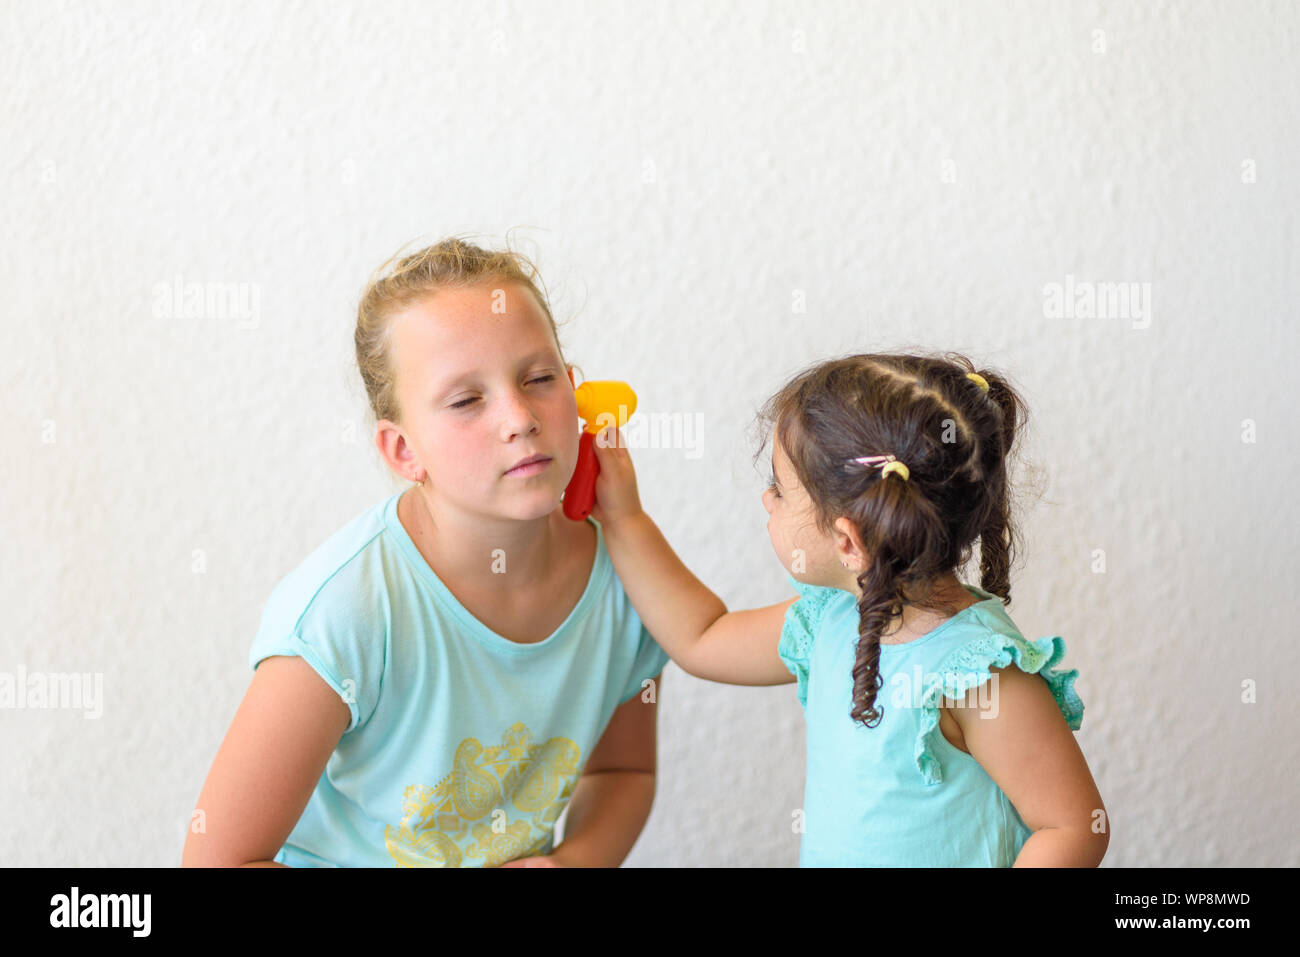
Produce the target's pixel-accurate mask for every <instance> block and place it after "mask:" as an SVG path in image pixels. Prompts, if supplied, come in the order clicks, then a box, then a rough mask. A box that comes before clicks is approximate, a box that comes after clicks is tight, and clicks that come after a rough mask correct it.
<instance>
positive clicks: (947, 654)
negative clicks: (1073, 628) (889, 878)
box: [778, 578, 1083, 867]
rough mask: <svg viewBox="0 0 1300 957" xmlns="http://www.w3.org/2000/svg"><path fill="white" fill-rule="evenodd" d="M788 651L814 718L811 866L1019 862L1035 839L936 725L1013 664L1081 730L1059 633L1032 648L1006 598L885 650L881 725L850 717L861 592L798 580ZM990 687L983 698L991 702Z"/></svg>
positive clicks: (807, 840) (984, 601)
mask: <svg viewBox="0 0 1300 957" xmlns="http://www.w3.org/2000/svg"><path fill="white" fill-rule="evenodd" d="M790 581H791V583H792V584H793V585H794V587H795V589H796V590H797V591H798V592H799V595H800V599H799V601H797V602H795V603H794V604H793V605H791V606H790V609H789V610H788V611H787V612H786V618H785V625H784V627H783V629H782V632H781V640H780V644H779V646H778V654H779V655H780V657H781V660H782V661H784V662H785V664H786V667H788V668H789V669H790V671H791V672H792V673H793V674H794V675H795V677H796V678H797V679H798V682H799V684H798V694H799V701H800V703H801V704H802V705H803V706H804V717H805V719H806V721H807V728H808V737H807V751H808V754H807V769H808V772H807V779H806V782H805V790H804V807H803V811H804V818H803V823H804V832H803V840H802V843H801V844H800V848H799V864H800V866H802V867H818V866H821V867H826V866H830V867H859V866H868V867H1010V866H1011V865H1012V864H1013V863H1014V862H1015V859H1016V855H1017V854H1019V853H1020V848H1021V846H1022V845H1023V844H1024V843H1025V841H1027V840H1028V839H1029V836H1030V834H1031V833H1032V832H1031V831H1030V830H1029V828H1028V827H1026V826H1025V822H1024V821H1023V820H1021V818H1020V815H1019V814H1018V813H1017V812H1016V809H1015V807H1013V806H1012V804H1011V801H1010V800H1008V798H1007V796H1006V795H1005V794H1004V793H1003V792H1002V790H1001V789H1000V788H999V787H998V786H997V784H995V783H994V781H993V779H992V778H991V777H989V775H988V774H987V773H986V772H985V771H984V769H983V768H982V767H981V766H980V763H979V762H978V761H977V760H975V758H973V757H972V756H971V755H969V754H967V753H966V752H964V751H962V750H960V749H958V748H956V747H954V746H953V745H952V743H950V742H949V741H948V739H947V738H945V737H944V736H943V733H942V732H941V731H940V729H939V707H940V704H941V700H942V697H943V696H945V695H946V696H948V697H950V698H960V697H962V696H963V695H964V694H965V693H966V692H967V691H968V690H969V689H971V688H978V687H980V686H982V685H984V684H985V683H986V682H988V681H989V678H990V676H991V675H990V671H989V668H990V667H993V666H996V667H1007V666H1009V665H1013V664H1014V665H1015V666H1016V667H1018V668H1020V669H1021V670H1022V671H1025V672H1027V673H1029V674H1037V675H1040V676H1041V677H1042V678H1043V680H1044V681H1046V682H1047V686H1048V688H1049V689H1050V690H1051V692H1052V696H1053V697H1054V698H1055V699H1056V703H1057V706H1058V707H1059V708H1060V709H1061V714H1062V715H1063V716H1064V717H1065V720H1066V723H1067V724H1068V725H1069V727H1070V728H1071V729H1072V730H1075V731H1077V730H1078V729H1079V726H1080V724H1081V723H1082V721H1083V702H1081V701H1080V700H1079V697H1078V695H1076V694H1075V692H1074V680H1075V678H1076V677H1078V671H1077V670H1071V671H1058V670H1056V665H1057V664H1059V663H1060V661H1061V659H1062V658H1064V657H1065V640H1064V639H1063V638H1061V637H1059V636H1053V637H1049V638H1039V639H1037V640H1036V641H1032V642H1031V641H1028V640H1026V639H1025V637H1024V636H1023V635H1022V634H1021V633H1020V631H1019V629H1017V628H1016V626H1015V624H1014V623H1013V622H1012V620H1011V618H1010V617H1009V616H1008V615H1007V613H1006V611H1005V609H1004V607H1003V604H1002V601H1001V599H999V598H998V597H997V596H995V595H992V594H990V593H989V592H986V591H983V590H982V589H979V588H975V587H973V586H970V585H965V586H963V587H965V588H966V590H967V591H968V592H970V593H971V594H972V595H974V596H975V597H976V598H979V599H981V600H980V601H979V602H978V603H977V604H974V605H971V606H970V607H968V608H964V609H962V610H961V611H960V612H958V613H957V614H956V615H954V616H953V617H951V618H949V619H948V620H947V621H945V622H944V623H943V624H941V625H940V626H939V627H938V628H935V629H934V630H933V631H930V632H928V633H926V634H924V635H922V636H921V637H920V638H916V639H914V640H912V641H909V642H904V643H903V644H892V645H891V644H883V645H881V646H880V677H881V684H880V687H879V690H878V691H877V693H876V707H877V709H878V710H880V711H882V712H883V716H882V718H881V721H880V723H879V724H878V725H876V726H875V727H874V728H865V727H863V726H862V725H861V724H858V723H856V722H854V721H853V720H852V719H851V718H850V717H849V711H850V710H851V708H852V706H853V664H854V660H855V652H856V648H857V640H858V609H857V603H856V599H855V597H854V596H853V595H852V594H850V593H849V592H846V591H840V590H839V589H836V588H821V587H818V586H816V585H805V584H803V583H802V582H798V581H795V580H794V579H793V578H791V579H790ZM988 691H989V689H987V688H986V689H985V691H984V693H985V694H987V693H988Z"/></svg>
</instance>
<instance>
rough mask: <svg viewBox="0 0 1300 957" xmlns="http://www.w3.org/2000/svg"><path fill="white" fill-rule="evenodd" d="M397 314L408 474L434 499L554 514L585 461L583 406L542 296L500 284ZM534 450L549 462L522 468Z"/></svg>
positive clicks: (435, 297)
mask: <svg viewBox="0 0 1300 957" xmlns="http://www.w3.org/2000/svg"><path fill="white" fill-rule="evenodd" d="M391 321H392V326H391V328H390V335H391V339H390V348H391V351H390V356H391V357H392V362H393V365H394V369H395V371H396V375H397V382H396V389H397V398H398V402H399V404H400V408H401V410H402V418H403V422H402V424H401V425H400V426H398V428H399V429H400V431H401V432H402V434H403V436H404V437H405V439H406V445H407V446H408V450H409V456H405V458H407V461H404V462H403V466H404V468H408V469H409V470H410V473H411V474H409V475H407V474H406V472H405V471H404V472H403V474H404V475H405V476H406V477H407V478H410V479H411V480H412V481H419V479H420V478H421V477H422V476H425V475H427V481H426V482H425V490H426V492H427V493H428V494H429V495H431V496H432V497H433V501H434V502H435V504H437V505H439V506H443V507H452V508H456V509H458V510H461V511H464V512H467V513H473V514H479V515H485V516H491V517H495V518H510V519H518V520H521V521H527V520H533V519H537V518H541V517H543V516H545V515H547V514H549V513H551V512H552V511H554V510H555V508H556V506H558V505H559V504H560V497H561V494H562V493H563V491H564V488H565V486H566V485H568V483H569V479H570V478H571V477H572V475H573V471H574V468H575V466H576V463H577V460H578V406H577V401H576V399H575V397H574V390H573V384H572V382H571V380H570V378H569V372H568V369H567V368H566V366H565V364H564V362H563V360H562V359H561V357H560V351H559V346H558V345H557V344H556V341H555V337H554V335H553V334H552V332H551V326H550V323H549V322H548V321H547V319H546V315H545V313H544V312H542V310H541V307H540V306H539V304H538V303H537V301H536V299H534V298H533V294H532V292H531V291H530V290H529V289H528V288H527V287H525V286H521V285H519V284H517V283H508V282H498V281H490V282H486V283H483V284H480V285H476V286H470V287H467V288H446V289H440V290H438V291H437V292H435V293H433V294H432V295H430V296H428V297H425V298H424V299H421V300H419V301H417V302H415V303H413V304H411V305H410V306H408V307H407V308H405V309H404V310H402V311H401V312H400V313H398V314H396V315H395V316H394V317H393V318H392V320H391ZM535 455H540V456H544V457H545V461H544V462H543V463H541V464H540V465H537V466H532V467H528V468H525V469H516V470H513V471H512V469H514V466H515V465H516V464H517V463H518V462H519V461H520V460H522V459H524V458H527V457H530V456H535ZM403 457H404V456H399V458H403Z"/></svg>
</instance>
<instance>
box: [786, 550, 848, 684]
mask: <svg viewBox="0 0 1300 957" xmlns="http://www.w3.org/2000/svg"><path fill="white" fill-rule="evenodd" d="M786 577H787V578H789V580H790V584H791V585H793V586H794V590H795V591H797V592H798V593H799V600H798V601H797V602H795V603H794V604H793V605H791V606H790V607H789V608H787V609H786V612H785V624H784V625H782V627H781V640H780V641H779V642H777V646H776V653H777V655H778V656H779V657H780V659H781V661H782V662H784V663H785V666H786V667H787V668H789V669H790V673H791V674H792V675H794V676H795V678H797V679H798V681H799V688H798V694H799V703H800V704H801V705H803V706H804V707H807V706H808V659H809V657H810V656H811V655H812V647H813V640H814V639H815V638H816V637H817V632H818V630H819V629H820V628H821V624H822V618H823V617H825V615H826V609H827V608H829V607H830V605H831V604H832V603H833V602H834V601H836V600H837V599H839V598H843V597H844V592H842V591H840V590H839V589H837V588H822V587H821V586H820V585H805V584H804V583H803V582H801V581H796V580H795V578H794V577H793V576H790V575H787V576H786Z"/></svg>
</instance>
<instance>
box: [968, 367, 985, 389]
mask: <svg viewBox="0 0 1300 957" xmlns="http://www.w3.org/2000/svg"><path fill="white" fill-rule="evenodd" d="M966 378H968V379H970V380H971V382H974V383H975V384H976V385H977V386H979V387H980V388H981V389H983V390H984V392H985V393H987V392H988V391H989V384H988V381H987V380H986V379H985V378H984V377H983V376H982V375H980V374H979V373H978V372H967V373H966Z"/></svg>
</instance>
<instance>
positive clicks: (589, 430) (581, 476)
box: [564, 381, 636, 522]
mask: <svg viewBox="0 0 1300 957" xmlns="http://www.w3.org/2000/svg"><path fill="white" fill-rule="evenodd" d="M573 394H574V397H575V398H576V399H577V400H578V416H579V418H581V419H582V422H583V425H582V438H581V439H579V440H578V467H577V468H575V469H574V470H573V478H571V479H570V480H569V485H568V487H567V488H566V489H565V490H564V514H565V515H567V516H568V517H569V518H571V519H573V520H574V521H575V522H580V521H582V520H583V519H585V518H586V517H587V516H588V515H590V514H591V506H592V505H593V504H594V503H595V501H596V476H597V475H599V474H600V462H598V461H597V460H596V448H595V446H594V445H593V444H592V443H593V442H595V440H596V434H597V433H599V432H601V431H603V430H604V429H607V428H609V427H610V426H611V425H615V426H617V427H618V428H622V427H623V426H624V425H626V424H627V420H628V417H629V416H631V415H632V413H633V412H635V411H636V393H635V392H633V391H632V387H631V386H630V385H628V384H627V383H626V382H612V381H606V382H584V383H583V384H582V385H580V386H578V388H577V389H575V390H574V393H573Z"/></svg>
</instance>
